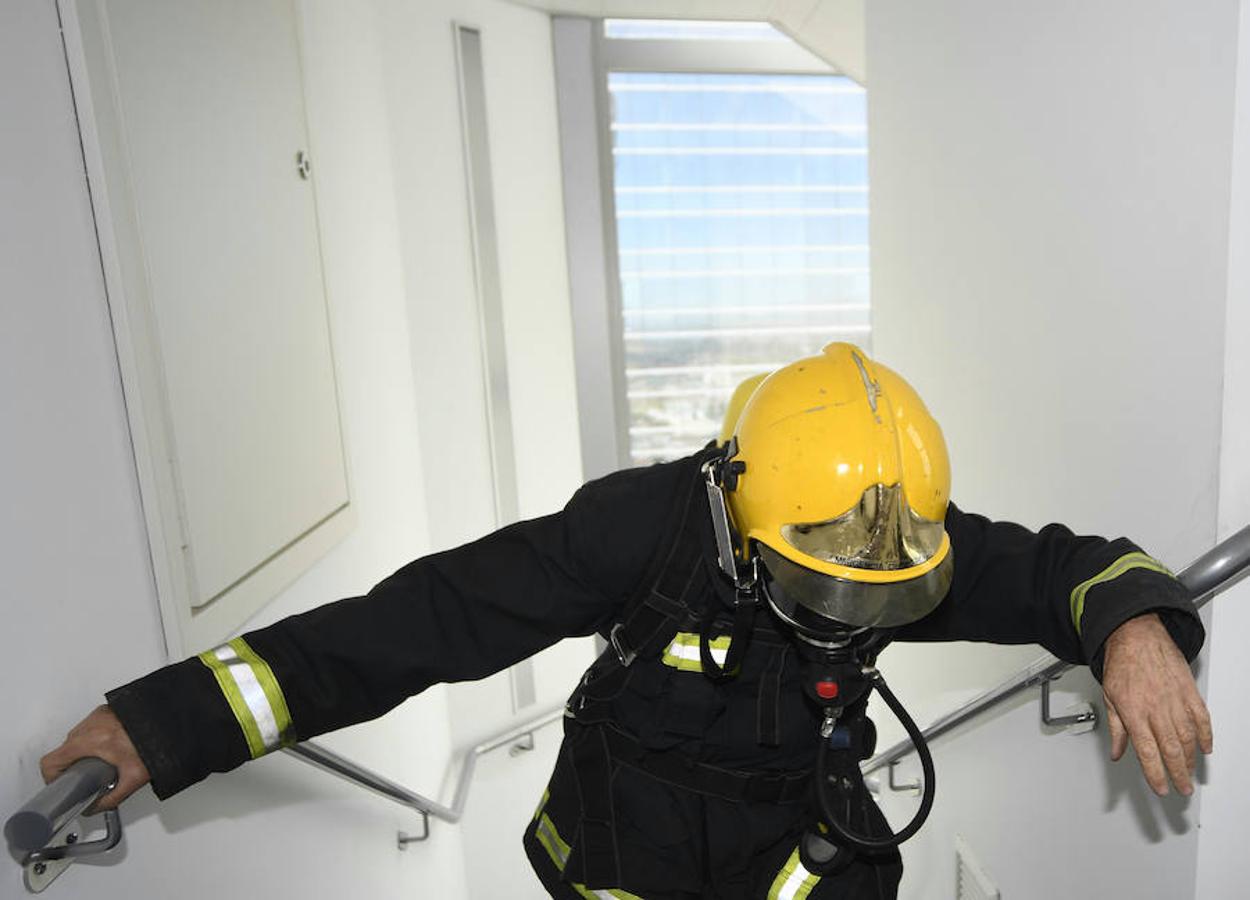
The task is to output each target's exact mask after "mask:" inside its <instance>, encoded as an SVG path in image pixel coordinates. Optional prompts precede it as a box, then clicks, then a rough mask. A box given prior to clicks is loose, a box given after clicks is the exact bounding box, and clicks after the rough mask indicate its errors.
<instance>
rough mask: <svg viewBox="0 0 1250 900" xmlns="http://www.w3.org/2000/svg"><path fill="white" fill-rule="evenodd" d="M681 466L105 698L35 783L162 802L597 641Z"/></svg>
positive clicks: (635, 479) (603, 483)
mask: <svg viewBox="0 0 1250 900" xmlns="http://www.w3.org/2000/svg"><path fill="white" fill-rule="evenodd" d="M695 462H697V461H691V460H684V461H679V462H678V463H673V464H667V465H663V466H654V467H650V468H648V469H638V470H630V471H627V472H621V473H617V474H615V475H612V476H609V477H608V478H605V479H600V480H599V481H596V482H591V483H590V484H588V485H586V486H585V487H583V488H582V489H581V490H579V491H578V492H577V494H576V495H575V496H574V497H573V499H572V500H571V501H570V502H569V504H568V506H566V507H565V509H564V511H563V512H561V513H557V514H554V515H550V516H545V517H543V518H539V519H533V520H530V521H526V522H520V523H517V524H516V525H512V526H509V527H507V528H504V529H501V530H500V531H497V532H495V533H493V534H491V535H488V536H486V537H484V538H482V539H481V540H478V541H474V542H473V543H470V544H466V545H465V546H463V547H459V548H457V549H455V550H450V551H447V552H444V553H438V554H434V555H432V556H427V557H424V558H422V559H419V560H417V561H415V562H413V563H410V564H409V565H407V566H405V567H404V568H402V569H400V570H399V571H398V572H396V573H395V574H394V575H392V576H391V577H389V578H387V579H386V580H385V581H383V582H382V583H380V584H379V585H377V587H375V588H374V589H373V590H371V591H370V592H369V593H368V594H367V595H366V596H363V597H354V598H351V599H348V600H341V601H339V602H337V603H331V604H328V605H326V606H322V607H319V608H317V609H314V610H311V611H309V612H306V613H303V614H301V615H297V616H291V617H290V618H287V619H283V620H282V621H280V622H278V623H276V624H274V625H271V626H270V627H268V628H263V629H260V630H258V631H254V632H251V633H249V634H246V635H243V636H242V637H241V638H235V639H234V640H232V641H230V642H229V643H227V644H225V645H223V646H221V647H218V648H216V649H214V650H210V651H207V652H205V653H202V654H200V655H199V656H197V657H193V658H191V659H187V660H184V661H182V662H179V663H175V664H174V665H171V666H167V667H165V668H163V669H159V670H157V671H156V672H153V673H151V674H149V675H147V676H144V677H142V678H139V679H138V680H136V681H134V682H132V683H130V684H128V685H125V686H123V687H120V688H118V689H116V690H114V691H111V692H109V693H108V695H107V696H108V706H104V707H100V708H98V709H97V710H95V711H94V712H92V713H91V714H90V715H89V716H88V717H87V718H86V719H84V720H83V721H82V722H81V723H79V725H78V726H76V727H75V728H74V729H73V730H72V731H71V732H70V734H69V736H68V737H67V739H66V741H65V743H64V744H63V745H62V746H60V747H58V748H57V749H55V750H53V751H52V752H51V753H49V754H48V755H47V756H45V757H44V759H43V760H42V769H43V775H44V778H45V779H47V780H51V779H52V778H54V777H55V776H56V775H57V774H59V773H60V772H61V771H62V770H64V769H65V767H66V766H68V765H69V764H70V763H72V762H73V761H74V760H76V759H80V758H82V757H84V756H98V757H100V758H102V759H104V760H106V761H108V762H111V763H112V764H113V765H115V766H117V768H118V770H119V773H120V780H119V784H118V787H117V788H116V789H115V790H114V791H112V792H111V793H110V794H109V795H108V796H107V797H106V798H104V800H103V801H102V802H101V804H100V807H101V808H109V807H112V806H115V805H116V804H117V803H119V802H121V800H123V799H125V797H126V796H128V795H129V794H131V793H133V792H134V791H135V790H137V789H138V788H140V787H142V786H143V785H144V784H145V783H147V782H148V781H149V780H150V781H151V782H152V786H153V788H154V790H155V791H156V794H157V796H159V797H161V798H165V797H168V796H170V795H172V794H174V793H176V792H177V791H180V790H182V789H183V788H185V787H187V786H189V785H191V784H193V783H195V782H197V781H199V780H200V779H202V778H204V777H205V776H206V775H208V774H209V773H210V772H221V771H226V770H228V769H231V768H234V767H235V766H237V765H239V764H240V763H243V762H245V761H247V760H248V759H252V758H254V757H257V756H260V755H262V754H263V753H267V752H269V751H271V750H274V749H277V748H278V747H280V746H283V745H286V744H289V743H292V742H294V741H298V740H304V739H306V738H310V737H313V736H314V735H317V734H321V733H323V732H326V731H330V730H333V729H336V728H342V727H344V726H346V725H350V724H353V723H355V722H360V721H363V720H366V719H371V718H375V717H377V716H380V715H382V714H383V713H385V712H387V711H388V710H390V709H391V708H392V707H394V706H396V705H397V704H398V703H400V702H401V701H402V700H404V699H405V698H406V697H409V696H412V695H413V694H416V693H419V692H420V691H422V690H424V689H425V688H427V687H429V686H430V685H432V684H435V683H438V682H449V681H465V680H471V679H475V678H481V677H484V676H486V675H489V674H491V673H493V672H497V671H499V670H501V669H503V668H506V667H507V666H509V665H512V664H514V663H516V662H517V661H519V660H521V659H524V658H525V657H527V656H530V655H532V654H534V653H537V652H538V651H540V650H542V649H544V648H545V647H548V646H550V645H551V644H553V643H555V642H556V641H557V640H559V639H560V638H563V637H568V636H573V635H584V634H590V633H592V632H594V631H598V630H602V629H604V628H606V627H607V626H608V625H609V624H610V623H611V622H612V621H613V620H614V617H615V616H616V613H617V607H618V605H619V604H620V603H621V602H622V601H623V599H624V598H625V596H627V595H628V594H629V593H630V592H631V591H632V590H633V589H634V587H635V584H636V583H637V582H638V580H639V579H640V578H641V576H642V572H643V570H644V569H645V567H646V565H647V563H648V561H649V560H650V557H651V554H652V552H653V550H654V547H655V545H656V544H657V542H658V540H659V536H660V532H661V530H662V526H663V523H664V521H665V518H666V516H667V514H668V508H669V506H670V505H671V503H672V499H673V498H674V497H677V496H678V487H679V485H683V484H686V483H688V481H689V479H690V478H691V477H693V473H694V468H693V467H694V465H695ZM682 496H684V494H683V495H682Z"/></svg>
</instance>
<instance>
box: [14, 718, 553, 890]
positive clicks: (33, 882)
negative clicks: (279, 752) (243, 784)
mask: <svg viewBox="0 0 1250 900" xmlns="http://www.w3.org/2000/svg"><path fill="white" fill-rule="evenodd" d="M563 715H564V706H563V705H561V706H558V707H550V708H548V709H546V710H544V711H543V712H542V713H540V714H539V715H537V716H534V717H533V718H531V719H529V720H527V721H525V722H523V723H521V724H520V725H517V726H515V727H513V728H510V729H509V730H507V731H505V732H503V733H502V734H498V735H496V736H494V737H491V738H487V739H486V740H485V741H482V742H481V743H480V744H477V745H475V746H473V747H470V748H469V749H468V750H466V751H465V752H464V754H463V756H462V757H461V760H460V765H459V774H458V776H457V779H456V786H455V789H454V791H453V793H452V800H451V804H450V805H444V804H442V803H439V802H438V801H436V800H431V799H429V798H428V797H425V796H423V795H421V794H418V793H416V792H415V791H411V790H409V789H408V788H406V787H404V786H403V785H401V784H399V783H397V782H394V781H391V780H390V779H389V778H385V777H383V776H382V775H379V774H378V773H376V772H373V771H371V770H369V769H366V768H365V767H364V766H361V765H359V764H357V763H355V762H352V761H351V760H350V759H348V758H347V757H345V756H342V755H340V754H338V753H335V752H334V751H333V750H331V749H329V748H328V747H323V746H322V745H320V744H316V743H313V742H312V741H305V742H304V743H302V744H296V745H295V746H293V747H287V748H286V752H287V753H289V754H291V755H292V756H294V757H295V758H296V759H299V760H301V761H302V762H306V763H309V764H311V765H313V766H316V767H317V768H319V769H321V770H323V771H326V772H329V773H331V774H333V775H337V776H338V777H340V778H343V779H345V780H347V781H349V782H351V783H352V784H355V785H357V786H359V787H363V788H366V789H368V790H370V791H373V792H374V793H376V794H379V795H381V796H383V797H385V798H387V799H388V800H393V801H394V802H396V803H398V804H400V805H402V806H406V807H408V808H409V809H412V810H415V811H416V812H417V813H419V814H420V815H421V820H422V824H423V828H422V832H421V833H420V834H418V835H414V836H409V835H407V834H405V833H404V832H402V831H401V832H400V833H399V836H398V844H399V848H400V849H401V850H402V849H404V848H405V847H406V846H407V845H408V844H410V843H413V842H414V841H423V840H425V839H426V838H427V837H429V833H430V820H429V817H430V816H434V817H435V818H437V819H442V820H443V821H445V822H453V823H454V822H458V821H460V818H461V816H463V815H464V807H465V804H466V803H467V802H468V799H469V784H470V783H471V781H472V779H473V773H474V771H475V769H476V767H477V760H478V757H480V756H482V755H484V754H486V753H489V752H490V751H492V750H496V749H498V748H500V747H503V746H506V745H508V744H513V745H514V746H516V747H517V748H518V749H522V750H529V749H532V748H533V746H534V743H533V734H534V732H535V731H537V730H538V729H540V728H542V727H544V726H546V725H550V724H551V723H553V722H556V721H558V720H559V719H561V718H562V717H563ZM526 737H528V738H529V741H528V742H526V741H524V740H523V739H524V738H526ZM518 742H520V743H518ZM116 783H117V770H116V769H115V768H114V767H113V766H111V765H109V764H108V763H106V762H104V761H103V760H99V759H94V758H89V759H80V760H78V761H77V762H75V763H73V764H72V765H71V766H70V767H69V768H68V769H66V770H65V771H64V772H62V773H61V774H60V775H59V776H58V777H57V778H56V779H54V780H53V781H52V783H50V784H47V785H45V786H44V787H43V788H42V789H41V790H40V791H39V793H37V794H36V795H35V796H34V797H32V798H31V799H30V801H29V802H27V803H26V804H25V805H24V806H23V807H22V808H21V809H20V810H18V811H17V812H16V813H14V814H13V815H12V816H10V817H9V819H8V821H7V822H6V823H5V826H4V835H5V839H6V841H7V843H8V845H9V848H10V850H12V851H13V852H15V853H20V854H22V868H23V870H24V873H25V881H26V888H27V890H29V891H30V892H31V893H39V892H40V891H42V890H44V889H45V888H46V887H47V886H48V885H49V884H51V882H52V881H53V880H54V879H55V878H56V877H57V876H58V875H60V874H61V872H63V871H65V869H66V867H68V866H69V865H70V863H72V862H73V861H74V860H75V859H79V858H82V857H83V856H89V855H92V854H95V853H103V852H104V851H106V850H110V849H112V848H113V847H115V846H117V844H118V842H120V840H121V833H122V825H121V817H120V816H119V815H118V814H117V811H116V810H109V811H108V812H106V813H104V823H105V827H106V832H107V833H106V835H105V836H104V837H103V838H101V839H99V840H94V841H90V842H79V837H80V834H79V833H80V832H81V831H82V828H81V826H80V825H79V824H78V819H79V817H80V816H82V815H85V814H87V813H88V811H89V809H90V807H91V805H92V804H93V803H95V801H96V800H98V799H99V798H100V797H102V796H103V795H104V794H106V793H108V792H109V791H110V790H112V789H113V786H114V785H115V784H116Z"/></svg>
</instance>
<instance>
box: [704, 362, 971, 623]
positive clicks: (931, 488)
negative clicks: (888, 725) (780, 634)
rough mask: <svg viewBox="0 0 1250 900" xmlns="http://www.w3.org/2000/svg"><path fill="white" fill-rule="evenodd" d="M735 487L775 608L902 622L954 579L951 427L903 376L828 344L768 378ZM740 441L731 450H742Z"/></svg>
mask: <svg viewBox="0 0 1250 900" xmlns="http://www.w3.org/2000/svg"><path fill="white" fill-rule="evenodd" d="M734 437H735V438H736V450H737V453H736V455H735V456H734V457H733V459H732V462H731V465H733V470H734V471H735V472H736V475H735V477H734V478H733V479H732V480H731V483H730V484H728V485H726V486H727V487H729V488H730V490H729V491H728V492H727V502H728V506H729V512H730V516H731V518H732V520H733V523H734V526H735V528H736V531H737V537H738V541H739V546H738V547H737V550H738V552H739V553H740V554H741V559H743V560H749V559H751V558H752V557H753V556H754V555H755V554H756V553H757V552H758V555H759V559H760V561H761V562H762V563H763V565H764V569H765V571H766V573H767V575H768V580H767V581H766V587H767V589H768V593H769V600H770V601H771V602H772V605H773V607H774V609H775V610H776V611H777V612H778V613H779V614H780V615H781V616H782V617H783V618H784V619H787V620H788V621H790V622H791V623H792V624H794V625H796V626H798V627H800V628H801V629H804V630H808V631H820V630H821V629H822V628H826V627H828V625H829V623H830V622H833V623H838V624H840V625H846V626H851V627H868V626H877V627H893V626H897V625H901V624H905V623H906V622H910V621H914V620H916V619H918V618H921V617H922V616H924V615H925V614H927V613H928V612H930V611H931V610H932V609H933V608H934V607H935V606H936V605H937V604H938V603H939V602H940V601H941V600H942V598H943V597H944V596H945V594H946V592H947V590H948V589H949V587H950V580H951V568H952V566H951V552H950V538H949V537H948V536H947V534H946V530H945V527H944V519H945V516H946V506H947V502H948V500H949V497H950V464H949V461H948V459H947V455H946V443H945V441H944V440H943V438H942V432H941V429H939V428H938V425H937V422H936V421H934V419H933V417H932V416H931V415H930V414H929V411H928V410H927V409H926V408H925V405H924V403H923V402H922V401H921V399H920V397H919V396H918V395H917V394H916V392H915V391H914V390H912V388H911V386H910V385H909V384H908V383H907V382H906V381H904V380H903V379H902V378H901V377H899V376H898V375H897V374H896V373H894V372H893V371H891V370H890V369H888V368H886V367H885V366H883V365H880V364H877V363H874V362H872V360H870V359H869V358H868V357H867V356H866V355H865V354H864V353H863V352H862V351H861V350H859V348H857V347H855V346H853V345H851V344H845V343H834V344H829V345H828V346H826V347H825V348H824V350H823V351H822V352H821V353H820V355H819V356H812V357H808V358H806V359H800V360H798V361H797V362H794V363H791V364H790V365H787V366H784V367H783V368H781V369H778V370H777V371H776V372H774V373H772V374H771V375H769V376H768V377H767V378H765V379H763V381H762V382H761V383H760V384H759V385H758V387H755V389H754V392H753V393H752V394H751V395H750V399H749V400H748V401H747V403H746V406H745V407H744V408H743V410H742V413H741V415H740V416H739V417H738V418H737V422H736V426H735V431H734ZM731 449H732V448H731Z"/></svg>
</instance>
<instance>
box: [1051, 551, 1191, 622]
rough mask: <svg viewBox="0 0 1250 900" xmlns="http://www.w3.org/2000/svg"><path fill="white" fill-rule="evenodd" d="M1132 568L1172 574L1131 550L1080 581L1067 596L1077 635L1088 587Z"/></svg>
mask: <svg viewBox="0 0 1250 900" xmlns="http://www.w3.org/2000/svg"><path fill="white" fill-rule="evenodd" d="M1133 569H1148V570H1149V571H1151V572H1159V573H1161V574H1163V575H1171V574H1172V572H1171V571H1170V570H1169V569H1168V567H1167V566H1165V565H1164V564H1163V563H1161V562H1159V561H1158V560H1157V559H1155V558H1154V557H1153V556H1147V555H1146V554H1145V553H1141V552H1133V553H1126V554H1124V555H1123V556H1121V557H1120V558H1119V559H1117V560H1116V561H1115V562H1113V563H1112V564H1111V565H1109V566H1107V568H1105V569H1103V570H1102V571H1101V572H1099V573H1098V574H1097V575H1095V576H1094V577H1093V578H1090V579H1088V580H1086V581H1082V582H1081V583H1080V584H1078V585H1077V586H1076V587H1075V588H1073V589H1072V594H1071V596H1070V597H1069V598H1068V603H1069V605H1070V606H1071V608H1072V624H1073V626H1074V627H1075V628H1076V633H1077V634H1078V635H1079V634H1080V633H1081V617H1082V616H1084V615H1085V595H1086V594H1087V593H1089V589H1090V588H1092V587H1094V586H1096V585H1099V584H1105V583H1106V582H1108V581H1113V580H1115V579H1116V578H1119V577H1120V576H1121V575H1123V574H1124V573H1125V572H1128V571H1131V570H1133Z"/></svg>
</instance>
